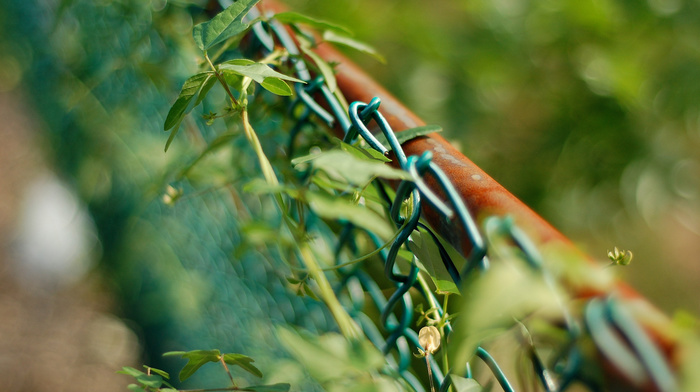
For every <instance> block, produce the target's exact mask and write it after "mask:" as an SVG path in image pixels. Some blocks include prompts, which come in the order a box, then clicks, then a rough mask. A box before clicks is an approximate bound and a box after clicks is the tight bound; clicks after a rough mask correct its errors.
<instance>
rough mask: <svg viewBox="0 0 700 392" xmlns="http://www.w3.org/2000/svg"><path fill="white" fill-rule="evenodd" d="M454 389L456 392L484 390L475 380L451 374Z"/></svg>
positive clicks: (478, 391)
mask: <svg viewBox="0 0 700 392" xmlns="http://www.w3.org/2000/svg"><path fill="white" fill-rule="evenodd" d="M449 377H450V379H451V380H452V388H453V389H454V391H455V392H481V391H483V390H484V388H483V387H482V386H481V385H479V383H478V382H476V380H474V379H473V378H464V377H459V376H455V375H454V374H450V376H449Z"/></svg>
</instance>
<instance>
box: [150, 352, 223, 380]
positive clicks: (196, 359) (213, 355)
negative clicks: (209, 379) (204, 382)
mask: <svg viewBox="0 0 700 392" xmlns="http://www.w3.org/2000/svg"><path fill="white" fill-rule="evenodd" d="M163 356H164V357H171V356H180V357H182V358H185V359H187V364H185V367H183V368H182V370H181V371H180V376H179V377H180V381H185V380H187V379H188V378H190V377H191V376H192V375H193V374H194V373H195V372H196V371H197V370H199V368H201V367H202V366H204V365H205V364H207V363H209V362H219V360H220V357H221V352H220V351H219V350H194V351H187V352H185V351H171V352H167V353H165V354H163Z"/></svg>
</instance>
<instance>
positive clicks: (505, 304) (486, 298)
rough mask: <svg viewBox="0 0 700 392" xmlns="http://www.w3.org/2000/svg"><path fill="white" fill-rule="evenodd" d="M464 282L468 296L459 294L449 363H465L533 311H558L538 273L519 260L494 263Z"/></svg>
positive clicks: (549, 291) (556, 304)
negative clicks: (467, 288)
mask: <svg viewBox="0 0 700 392" xmlns="http://www.w3.org/2000/svg"><path fill="white" fill-rule="evenodd" d="M463 285H464V286H465V287H469V293H470V295H469V296H464V297H460V298H461V299H462V301H461V305H460V307H459V311H458V312H459V314H460V315H461V316H460V318H459V319H458V320H457V321H456V323H455V325H454V327H455V328H454V336H452V342H453V344H451V345H450V346H449V351H450V355H451V357H452V358H451V359H450V362H452V361H453V360H454V362H452V363H465V362H467V361H468V360H469V359H470V358H471V357H472V356H473V355H474V353H475V352H476V348H477V346H479V345H480V344H482V342H484V341H487V340H489V339H491V338H493V337H495V336H498V335H500V334H502V333H503V332H505V331H506V330H508V329H509V328H511V327H512V326H514V325H515V324H516V323H517V320H519V319H522V318H524V317H526V316H528V315H529V314H531V313H532V312H534V311H549V312H554V314H556V315H558V314H559V313H558V311H559V307H558V304H559V302H558V301H557V297H556V294H555V293H553V292H552V291H551V290H550V289H549V288H548V287H547V285H546V284H545V283H544V282H543V280H542V279H541V275H540V274H538V273H536V272H533V271H532V270H531V269H529V268H527V267H526V266H525V265H522V263H519V260H517V261H515V262H513V263H509V262H508V260H501V262H499V263H494V264H493V265H492V267H491V269H490V270H489V272H488V273H487V274H484V275H481V276H478V277H476V276H474V277H472V279H470V280H469V281H467V282H463ZM454 342H456V343H454Z"/></svg>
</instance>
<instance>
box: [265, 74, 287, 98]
mask: <svg viewBox="0 0 700 392" xmlns="http://www.w3.org/2000/svg"><path fill="white" fill-rule="evenodd" d="M260 85H261V86H262V87H263V88H264V89H265V90H267V91H269V92H271V93H273V94H276V95H281V96H284V97H286V96H290V95H292V89H291V87H289V85H288V84H287V83H286V82H285V81H284V80H282V79H279V78H270V77H267V78H265V79H264V80H263V81H262V83H260Z"/></svg>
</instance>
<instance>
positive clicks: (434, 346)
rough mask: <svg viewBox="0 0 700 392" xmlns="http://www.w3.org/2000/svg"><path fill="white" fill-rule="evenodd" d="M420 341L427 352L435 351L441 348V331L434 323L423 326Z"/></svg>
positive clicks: (419, 335)
mask: <svg viewBox="0 0 700 392" xmlns="http://www.w3.org/2000/svg"><path fill="white" fill-rule="evenodd" d="M418 343H420V345H421V346H423V348H424V349H425V351H426V353H430V354H432V353H434V352H435V351H437V350H438V349H439V348H440V331H438V329H437V328H435V327H434V326H432V325H429V326H427V327H423V328H421V329H420V332H418Z"/></svg>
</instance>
